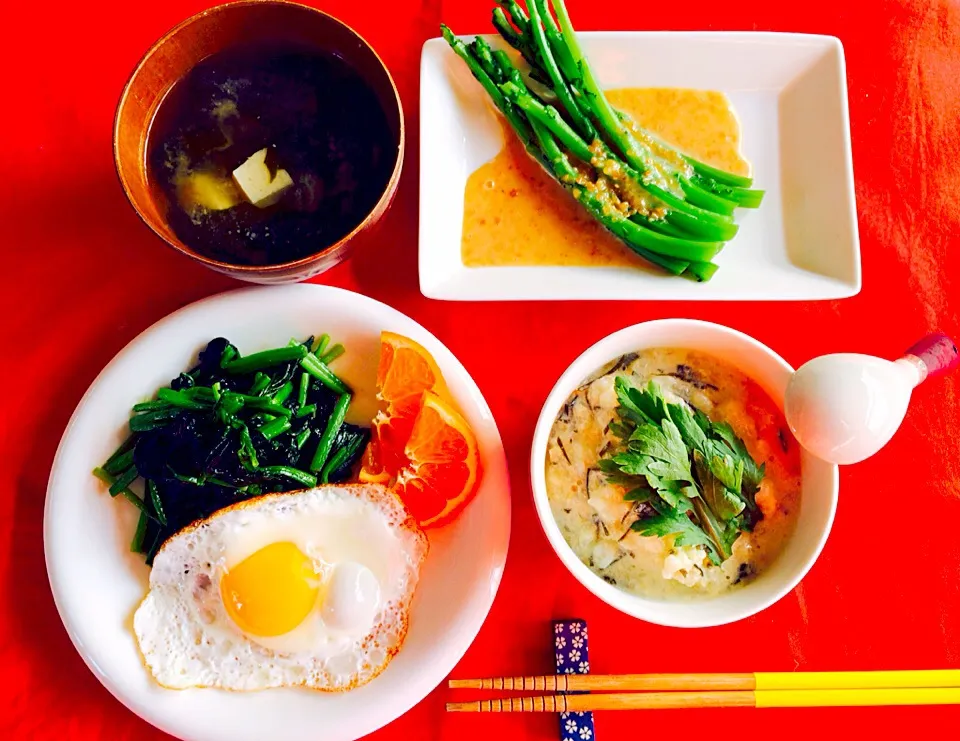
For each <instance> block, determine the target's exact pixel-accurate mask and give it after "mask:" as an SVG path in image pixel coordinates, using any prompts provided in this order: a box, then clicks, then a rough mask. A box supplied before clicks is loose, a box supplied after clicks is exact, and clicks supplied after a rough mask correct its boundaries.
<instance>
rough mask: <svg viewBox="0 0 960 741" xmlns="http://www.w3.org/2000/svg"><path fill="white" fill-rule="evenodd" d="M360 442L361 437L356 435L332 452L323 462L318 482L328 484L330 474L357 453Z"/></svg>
mask: <svg viewBox="0 0 960 741" xmlns="http://www.w3.org/2000/svg"><path fill="white" fill-rule="evenodd" d="M362 444H363V438H362V437H359V436H358V437H355V438H354V439H353V440H351V441H350V442H349V443H347V444H346V445H344V446H343V447H342V448H340V450H338V451H337V452H336V453H334V454H333V455H332V456H331V457H330V460H328V461H327V462H326V463H325V464H324V466H323V470H322V471H321V472H320V482H321V483H323V484H329V483H330V475H331V474H332V473H334V472H335V471H337V470H339V468H340V467H341V466H343V465H344V464H345V463H346V462H347V461H348V460H350V459H351V458H353V456H354V455H356V454H357V451H359V449H360V446H361V445H362Z"/></svg>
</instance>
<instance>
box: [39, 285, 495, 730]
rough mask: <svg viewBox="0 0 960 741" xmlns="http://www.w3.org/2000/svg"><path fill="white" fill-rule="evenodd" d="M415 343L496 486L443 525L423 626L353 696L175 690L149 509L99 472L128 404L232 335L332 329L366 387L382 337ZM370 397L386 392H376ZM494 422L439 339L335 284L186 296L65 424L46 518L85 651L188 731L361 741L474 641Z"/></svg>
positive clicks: (58, 576) (119, 684) (301, 334)
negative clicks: (154, 610) (150, 595)
mask: <svg viewBox="0 0 960 741" xmlns="http://www.w3.org/2000/svg"><path fill="white" fill-rule="evenodd" d="M383 329H387V330H392V331H395V332H399V333H401V334H404V335H407V336H409V337H412V338H413V339H415V340H417V341H418V342H420V343H421V344H423V345H424V347H426V348H427V349H428V350H429V351H430V352H431V353H432V354H433V356H434V358H435V359H436V361H437V363H438V364H439V366H440V368H441V370H442V371H443V374H444V378H445V379H446V381H447V384H448V386H449V388H450V391H451V392H452V394H453V395H454V397H455V398H456V400H457V402H458V403H459V404H460V406H461V408H462V409H463V411H464V414H465V416H466V418H467V420H468V421H469V423H470V424H471V426H472V427H473V429H474V431H475V432H476V434H477V437H478V439H479V442H480V450H481V462H482V465H483V469H484V477H483V482H482V485H481V487H480V491H479V493H478V494H477V497H476V499H475V500H474V501H473V502H472V503H471V504H470V505H469V506H468V507H467V508H466V510H464V512H463V513H462V514H461V516H460V517H459V518H457V519H456V520H455V521H454V522H453V523H451V524H450V525H448V526H446V527H444V528H440V529H437V530H436V531H430V533H429V535H430V554H429V556H428V557H427V561H426V564H425V565H424V569H423V572H422V574H421V580H420V585H419V587H418V589H417V593H416V596H415V598H414V602H413V608H412V614H411V618H410V631H409V633H408V635H407V640H406V643H405V644H404V646H403V648H402V650H401V651H400V653H399V654H398V656H397V657H396V658H395V659H394V661H393V662H392V663H391V664H390V665H389V666H388V667H387V669H386V670H385V671H384V672H383V674H381V675H380V676H379V677H378V678H376V679H375V680H373V681H372V682H371V683H370V684H368V685H366V686H364V687H360V688H358V689H356V690H353V691H351V692H347V693H343V694H326V693H319V692H311V691H308V690H296V689H278V690H266V691H262V692H253V693H235V692H223V691H219V690H211V689H192V690H180V691H178V690H168V689H164V688H162V687H160V686H159V685H157V684H156V683H155V682H154V680H153V678H152V677H151V676H150V674H149V672H148V671H147V669H146V668H145V667H144V665H143V663H142V661H141V657H140V653H139V650H138V648H137V645H136V641H135V640H134V636H133V632H132V629H131V628H132V618H133V613H134V611H135V609H136V607H137V605H138V604H139V603H140V600H141V599H143V596H144V594H145V593H146V590H147V582H148V576H149V569H148V568H147V567H146V565H145V564H144V563H143V561H142V558H141V557H139V556H137V555H135V554H132V553H130V551H129V542H130V539H131V536H132V534H133V530H134V525H135V519H136V518H135V514H136V510H135V509H134V508H133V507H132V506H130V505H129V503H127V502H125V501H123V500H122V499H116V500H114V499H111V498H110V496H109V495H108V494H107V492H106V491H105V489H104V487H103V486H102V484H100V483H99V482H98V481H97V480H96V479H95V478H94V477H93V476H92V475H91V473H90V472H91V469H93V467H94V466H97V465H99V464H101V463H102V462H103V461H104V460H105V459H106V458H107V457H108V456H109V455H110V453H111V452H112V451H113V450H114V449H115V448H116V447H117V445H119V444H120V442H121V440H122V439H123V437H124V436H125V431H126V423H127V420H128V418H129V413H130V407H131V406H132V405H133V404H135V403H136V402H138V401H142V400H144V399H148V398H151V397H152V396H153V394H154V393H155V391H156V389H157V388H158V387H160V386H163V385H166V384H167V383H169V382H170V379H172V378H174V377H175V376H176V375H177V374H178V373H179V372H180V371H182V370H186V369H188V368H189V367H190V366H191V365H192V364H193V362H194V360H195V358H196V354H197V352H198V351H199V350H200V349H202V348H203V346H204V345H205V344H206V342H207V341H209V340H210V339H212V338H214V337H218V336H223V337H227V338H228V339H230V340H231V341H232V342H233V343H235V344H236V345H237V347H238V348H239V349H240V351H241V352H242V353H244V354H246V353H251V352H255V351H257V350H263V349H267V348H269V347H276V346H280V345H285V344H286V343H287V341H288V340H289V339H290V338H291V337H297V338H305V337H307V336H309V335H312V334H319V333H322V332H327V333H329V334H330V336H331V337H332V338H333V341H334V342H342V343H343V344H344V346H345V347H346V348H347V353H346V355H344V356H343V357H341V358H340V359H339V360H338V361H337V362H336V364H335V366H334V368H335V370H336V371H337V372H338V373H340V374H341V375H342V376H343V377H344V378H345V379H346V380H347V381H348V382H350V383H351V384H352V385H353V386H354V388H355V389H356V390H357V391H358V392H360V393H358V394H357V397H358V403H359V397H361V396H362V395H363V394H362V392H363V390H364V389H367V390H369V389H371V388H372V387H373V384H374V379H375V376H376V366H377V358H378V352H379V350H378V348H379V336H380V331H381V330H383ZM369 395H372V391H370V393H369V394H368V396H369ZM509 486H510V484H509V479H508V476H507V464H506V458H505V456H504V452H503V445H502V443H501V441H500V434H499V432H498V431H497V426H496V423H495V422H494V420H493V416H492V415H491V413H490V409H489V408H488V407H487V404H486V402H485V401H484V399H483V397H482V396H481V394H480V390H479V389H478V388H477V386H476V384H475V383H474V382H473V380H472V379H471V378H470V376H469V374H468V373H467V371H466V370H465V369H464V367H463V366H462V365H461V364H460V363H459V361H457V359H456V358H455V357H454V356H453V355H452V354H451V353H450V351H449V350H447V349H446V348H445V347H444V346H443V345H442V344H441V343H440V341H439V340H437V339H436V338H435V337H434V336H433V335H431V334H430V333H429V332H427V331H426V330H425V329H424V328H423V327H421V326H420V325H419V324H417V323H416V322H414V321H413V320H412V319H410V318H409V317H407V316H404V315H403V314H401V313H400V312H398V311H396V310H395V309H392V308H390V307H388V306H386V305H384V304H381V303H379V302H378V301H374V300H373V299H370V298H367V297H365V296H361V295H359V294H356V293H351V292H349V291H344V290H340V289H336V288H330V287H326V286H315V285H293V286H282V287H270V288H252V289H243V290H239V291H234V292H230V293H226V294H223V295H219V296H214V297H212V298H209V299H205V300H203V301H199V302H198V303H195V304H192V305H190V306H187V307H186V308H184V309H181V310H180V311H177V312H176V313H174V314H171V315H170V316H169V317H167V318H166V319H163V320H162V321H160V322H158V323H157V324H155V325H154V326H153V327H151V328H150V329H148V330H146V331H145V332H144V333H143V334H141V335H140V336H139V337H137V339H135V340H134V341H133V342H131V343H130V344H129V345H128V346H127V347H126V348H124V349H123V350H122V351H121V352H120V354H119V355H117V357H115V358H114V359H113V360H112V361H111V362H110V364H109V365H108V366H107V367H106V368H105V369H104V370H103V371H102V372H101V373H100V375H99V376H98V377H97V379H96V380H95V381H94V382H93V385H92V386H91V387H90V389H89V390H88V391H87V393H86V394H85V395H84V397H83V399H82V400H81V402H80V405H79V406H78V407H77V410H76V411H75V412H74V414H73V417H72V418H71V420H70V423H69V424H68V425H67V429H66V432H65V433H64V435H63V440H62V441H61V442H60V448H59V450H58V451H57V456H56V458H55V460H54V463H53V470H52V472H51V474H50V483H49V485H48V489H47V501H46V510H45V513H44V550H45V553H46V561H47V573H48V575H49V577H50V585H51V587H52V589H53V596H54V599H55V600H56V603H57V609H58V610H59V611H60V617H61V618H62V619H63V623H64V625H65V626H66V628H67V632H68V633H69V634H70V638H71V639H72V640H73V643H74V645H75V646H76V648H77V651H79V652H80V655H81V656H82V657H83V659H84V661H86V663H87V666H89V667H90V669H91V671H93V673H94V674H95V675H96V676H97V678H98V679H99V680H100V681H101V682H102V683H103V684H104V685H105V686H106V687H107V689H108V690H110V692H111V693H113V695H114V696H116V697H117V699H119V700H120V701H121V702H122V703H123V704H124V705H126V706H127V707H128V708H130V709H131V710H132V711H133V712H135V713H136V714H137V715H139V716H141V717H142V718H144V719H145V720H147V721H148V722H150V723H152V724H153V725H155V726H156V727H158V728H160V729H161V730H163V731H165V732H167V733H169V734H172V735H173V736H177V737H179V738H182V739H186V740H188V741H221V740H222V741H246V740H249V741H262V740H263V739H265V738H271V739H280V738H283V739H288V740H290V741H299V740H300V739H302V740H303V741H308V740H309V741H348V740H350V741H352V739H356V738H359V737H360V736H364V735H366V734H368V733H371V732H373V731H375V730H376V729H378V728H380V727H381V726H384V725H386V724H387V723H389V722H390V721H392V720H393V719H395V718H397V717H399V716H400V715H402V714H403V713H405V712H406V711H407V710H409V709H410V708H411V707H413V705H415V704H416V703H417V702H419V701H420V700H421V699H423V697H425V696H426V695H427V694H428V693H429V692H430V691H431V690H433V688H434V687H436V686H437V685H438V684H439V683H440V682H441V681H442V680H443V679H444V678H445V677H446V675H447V674H448V673H449V672H450V670H451V669H453V667H454V665H455V664H456V663H457V662H458V661H459V660H460V657H461V656H463V654H464V652H465V651H466V650H467V648H468V647H469V645H470V643H471V642H472V641H473V639H474V638H475V637H476V635H477V632H478V631H479V630H480V626H481V624H482V623H483V621H484V619H485V618H486V616H487V612H488V611H489V609H490V605H491V604H492V602H493V598H494V595H495V594H496V591H497V587H498V586H499V584H500V577H501V575H502V573H503V566H504V562H505V560H506V555H507V542H508V540H509V535H510V489H509Z"/></svg>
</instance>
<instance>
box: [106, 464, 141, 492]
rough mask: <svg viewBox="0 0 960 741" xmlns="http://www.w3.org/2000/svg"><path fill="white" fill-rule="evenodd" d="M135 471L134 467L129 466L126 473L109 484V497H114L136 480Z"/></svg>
mask: <svg viewBox="0 0 960 741" xmlns="http://www.w3.org/2000/svg"><path fill="white" fill-rule="evenodd" d="M137 476H138V474H137V469H136V467H135V466H130V468H128V469H127V470H126V471H124V472H123V473H121V474H119V475H118V476H117V478H116V480H115V481H114V482H113V483H112V484H110V496H111V497H115V496H117V494H119V493H120V492H121V491H123V490H124V489H126V488H127V487H128V486H130V484H132V483H133V482H134V481H136V480H137Z"/></svg>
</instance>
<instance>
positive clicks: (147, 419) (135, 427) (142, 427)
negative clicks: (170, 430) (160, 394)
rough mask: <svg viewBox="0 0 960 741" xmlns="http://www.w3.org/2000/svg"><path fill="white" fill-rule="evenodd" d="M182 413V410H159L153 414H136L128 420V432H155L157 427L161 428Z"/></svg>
mask: <svg viewBox="0 0 960 741" xmlns="http://www.w3.org/2000/svg"><path fill="white" fill-rule="evenodd" d="M182 411H183V410H182V409H175V408H174V409H169V408H168V409H159V410H157V411H155V412H144V413H143V414H138V415H136V416H134V417H131V418H130V431H131V432H146V431H147V430H155V429H156V428H158V427H163V426H164V425H166V424H169V423H170V421H172V420H173V419H175V418H176V417H177V416H178V415H180V414H181V413H182Z"/></svg>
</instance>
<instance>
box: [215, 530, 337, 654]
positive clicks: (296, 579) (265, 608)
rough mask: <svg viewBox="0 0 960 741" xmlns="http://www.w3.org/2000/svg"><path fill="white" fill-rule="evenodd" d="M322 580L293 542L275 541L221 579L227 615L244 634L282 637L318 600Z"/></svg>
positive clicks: (301, 620) (300, 620) (221, 595)
mask: <svg viewBox="0 0 960 741" xmlns="http://www.w3.org/2000/svg"><path fill="white" fill-rule="evenodd" d="M319 588H320V579H319V577H318V575H317V572H316V570H315V569H314V567H313V562H312V561H311V560H310V559H309V558H308V557H307V556H306V555H305V554H304V553H303V552H302V551H301V550H300V549H299V548H297V546H295V545H294V544H293V543H272V544H270V545H268V546H265V547H264V548H261V549H260V550H259V551H257V552H256V553H254V554H252V555H250V556H248V557H247V558H245V559H244V560H243V561H241V562H240V563H239V564H237V565H236V566H234V567H233V568H231V569H230V570H229V571H227V572H226V573H225V574H224V575H223V578H222V579H221V580H220V597H221V599H222V600H223V604H224V607H226V610H227V614H228V615H229V616H230V618H231V619H232V620H233V622H235V623H236V624H237V626H238V627H239V628H240V629H241V630H242V631H243V632H245V633H249V634H251V635H255V636H278V635H283V634H284V633H289V632H290V631H291V630H293V629H294V628H296V627H297V626H298V625H299V624H300V623H302V622H303V620H304V618H306V617H307V615H308V614H310V611H311V610H312V609H313V607H314V605H315V604H316V602H317V595H318V593H319Z"/></svg>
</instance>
